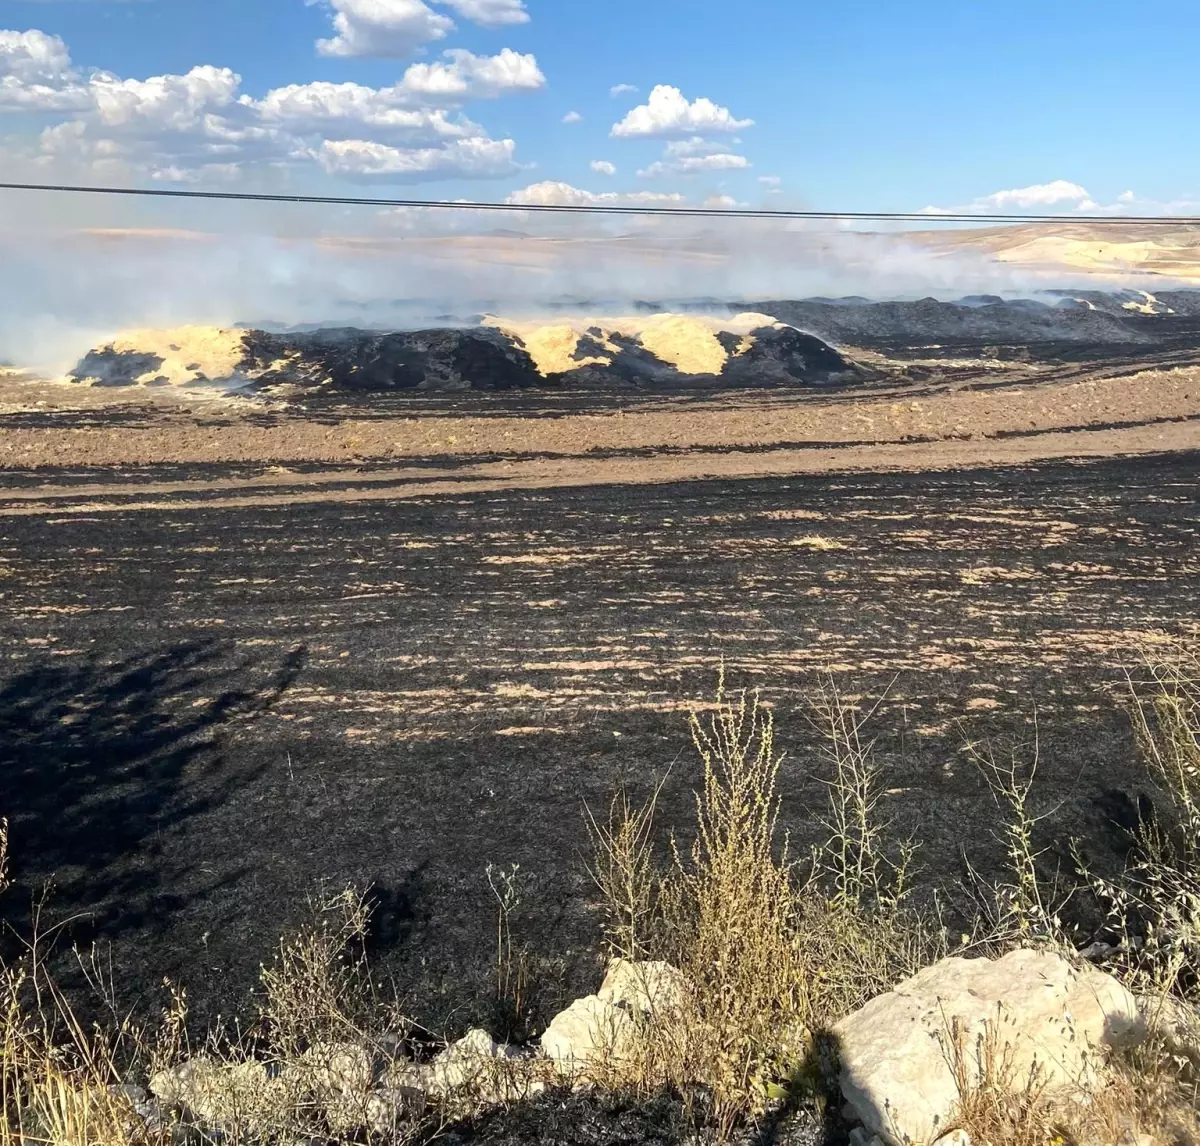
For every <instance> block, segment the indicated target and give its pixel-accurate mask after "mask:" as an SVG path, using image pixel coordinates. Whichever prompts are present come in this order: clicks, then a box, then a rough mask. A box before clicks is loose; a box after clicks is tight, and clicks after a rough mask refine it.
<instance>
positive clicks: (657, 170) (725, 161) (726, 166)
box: [638, 151, 750, 179]
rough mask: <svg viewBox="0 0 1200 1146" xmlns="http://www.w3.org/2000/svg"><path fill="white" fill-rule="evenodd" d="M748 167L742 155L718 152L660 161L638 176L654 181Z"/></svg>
mask: <svg viewBox="0 0 1200 1146" xmlns="http://www.w3.org/2000/svg"><path fill="white" fill-rule="evenodd" d="M749 166H750V160H748V159H747V158H746V157H745V156H744V155H732V154H730V153H729V152H724V151H719V152H714V153H712V154H711V155H684V156H681V157H680V158H678V159H668V160H662V159H660V160H659V161H658V162H657V163H651V164H650V166H649V167H647V168H646V169H645V170H644V171H639V172H638V175H639V176H640V177H641V178H643V179H655V178H657V177H659V176H661V175H701V174H703V173H705V172H708V171H739V170H743V169H745V168H747V167H749Z"/></svg>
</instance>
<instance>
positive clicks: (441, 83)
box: [398, 48, 546, 104]
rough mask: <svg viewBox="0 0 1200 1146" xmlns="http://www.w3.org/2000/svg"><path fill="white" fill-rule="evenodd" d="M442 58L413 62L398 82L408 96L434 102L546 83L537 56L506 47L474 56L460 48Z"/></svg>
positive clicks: (494, 96) (494, 94)
mask: <svg viewBox="0 0 1200 1146" xmlns="http://www.w3.org/2000/svg"><path fill="white" fill-rule="evenodd" d="M443 55H444V57H445V60H444V61H437V62H436V63H432V64H413V65H412V66H411V67H409V69H408V70H407V71H406V72H405V73H404V78H403V79H402V80H401V81H400V84H399V85H398V86H399V87H400V88H401V89H402V90H403V91H404V92H405V94H407V95H411V96H412V97H415V98H418V99H420V100H421V101H422V102H426V103H433V104H454V103H462V102H465V101H466V100H469V99H497V98H499V97H500V96H505V95H513V94H515V93H518V92H535V91H539V90H540V89H542V88H544V87H545V86H546V77H545V76H544V75H542V72H541V69H540V68H539V67H538V62H537V58H536V57H535V56H532V55H524V54H522V53H520V52H514V51H513V50H512V49H511V48H505V49H504V50H503V51H501V52H500V53H499V54H498V55H495V56H477V55H475V54H474V53H473V52H468V51H466V50H464V49H463V48H451V49H450V50H449V51H447V52H444V53H443Z"/></svg>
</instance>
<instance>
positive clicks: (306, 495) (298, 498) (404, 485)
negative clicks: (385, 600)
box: [0, 422, 1200, 517]
mask: <svg viewBox="0 0 1200 1146" xmlns="http://www.w3.org/2000/svg"><path fill="white" fill-rule="evenodd" d="M1197 449H1200V423H1196V422H1179V423H1167V424H1162V425H1153V426H1135V427H1131V428H1128V429H1109V430H1086V429H1084V430H1080V429H1076V430H1071V431H1067V432H1062V433H1044V434H1037V435H1033V436H1030V437H1014V438H998V439H996V438H992V439H986V440H983V441H956V440H949V441H940V442H933V443H930V442H922V443H912V444H907V445H906V444H901V443H886V444H881V445H869V446H866V445H858V446H849V447H844V448H840V449H839V448H833V449H780V450H770V451H764V452H761V453H755V454H738V453H734V454H729V453H704V452H698V453H690V454H686V455H682V456H668V457H661V458H652V457H651V458H612V459H603V460H601V459H588V458H567V459H554V460H537V461H523V462H488V463H484V464H481V465H464V466H463V467H461V468H460V469H457V470H454V471H453V472H452V473H450V474H447V473H446V472H445V471H440V472H436V473H431V472H430V471H429V470H425V469H414V468H412V467H408V468H403V467H402V468H397V469H395V470H391V471H376V472H374V473H371V474H356V475H347V474H346V472H345V471H344V470H343V471H334V472H329V473H313V474H302V475H301V474H288V473H267V474H262V475H259V476H256V477H253V478H246V479H226V480H222V481H218V482H209V481H197V482H179V481H174V482H162V483H143V484H139V485H133V484H125V485H109V486H99V485H89V486H76V487H70V486H57V487H42V488H40V489H23V490H16V491H13V492H12V493H11V494H8V495H4V496H5V498H6V500H7V502H8V504H7V505H4V506H2V507H0V517H30V516H47V515H51V514H53V515H57V516H74V515H85V514H95V513H125V512H130V511H134V510H170V511H181V510H185V509H201V510H208V509H252V508H259V507H270V506H282V505H300V504H306V503H316V502H333V501H336V502H370V501H399V500H404V499H410V498H418V497H437V496H454V495H460V494H475V493H497V492H504V491H509V490H521V489H547V488H569V487H577V486H596V485H657V484H664V483H668V482H686V481H702V480H705V479H709V478H717V479H732V478H756V477H787V476H790V475H795V474H814V473H838V472H842V473H846V472H855V473H869V472H880V471H888V470H897V471H909V472H917V471H935V470H960V469H975V468H980V467H985V466H996V465H1023V464H1028V463H1032V462H1043V461H1052V460H1065V459H1086V458H1101V457H1114V456H1137V455H1150V454H1159V453H1168V452H1177V451H1188V450H1197ZM348 481H349V482H353V483H354V484H353V486H351V487H349V488H348V487H347V485H346V483H347V482H348ZM383 482H393V483H399V484H391V485H386V486H384V487H383V488H378V486H379V483H383ZM302 484H303V485H312V486H320V485H323V484H329V485H330V486H331V488H327V489H321V488H312V489H296V488H295V487H296V486H297V485H302ZM272 486H275V487H278V488H276V489H275V491H274V492H272ZM372 487H375V488H372ZM212 490H227V491H229V494H230V496H220V497H212V496H209V494H210V493H211V491H212ZM238 491H244V492H241V493H239V492H238ZM189 492H194V493H195V494H196V495H197V496H196V497H195V498H194V499H188V497H187V496H186V495H187V494H188V493H189ZM171 494H176V495H181V496H178V497H171V498H170V499H169V500H166V499H164V498H166V496H167V495H171ZM138 495H141V497H142V500H137V501H122V502H113V501H109V500H88V501H83V502H72V503H70V504H66V505H64V504H61V502H62V500H63V499H67V498H78V497H81V496H82V497H88V498H100V499H106V498H111V497H115V496H133V497H136V496H138Z"/></svg>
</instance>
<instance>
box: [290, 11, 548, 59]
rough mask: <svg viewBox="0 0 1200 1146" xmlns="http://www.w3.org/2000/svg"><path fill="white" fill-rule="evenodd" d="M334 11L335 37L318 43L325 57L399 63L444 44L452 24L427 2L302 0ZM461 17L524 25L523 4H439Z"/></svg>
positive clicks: (489, 25)
mask: <svg viewBox="0 0 1200 1146" xmlns="http://www.w3.org/2000/svg"><path fill="white" fill-rule="evenodd" d="M306 2H307V3H309V4H317V3H324V4H325V5H326V6H327V7H328V8H329V9H330V10H331V11H332V13H333V30H334V35H333V36H332V37H330V38H329V39H325V40H318V41H317V51H318V52H320V53H321V55H323V56H352V57H373V58H376V59H403V58H404V57H406V56H411V55H412V54H413V53H414V52H416V51H417V50H418V49H419V48H421V47H422V46H423V45H425V44H430V43H433V42H434V41H436V40H444V39H445V38H446V36H448V35H449V34H450V33H451V32H452V31H453V30H454V21H453V20H452V19H451V18H450V17H449V16H447V15H446V14H445V13H443V12H438V11H435V10H434V9H433V8H431V7H430V6H429V4H427V3H426V2H425V0H306ZM437 2H439V3H440V4H442V5H444V6H445V7H448V8H451V9H453V10H454V11H455V12H457V13H458V14H459V15H460V16H462V17H463V18H464V19H467V20H470V21H472V22H473V23H475V24H480V25H482V26H483V27H486V28H497V27H500V26H501V25H505V24H525V23H528V22H529V13H528V12H527V11H526V10H525V3H524V0H437Z"/></svg>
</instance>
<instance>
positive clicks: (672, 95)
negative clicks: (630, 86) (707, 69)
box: [612, 84, 754, 139]
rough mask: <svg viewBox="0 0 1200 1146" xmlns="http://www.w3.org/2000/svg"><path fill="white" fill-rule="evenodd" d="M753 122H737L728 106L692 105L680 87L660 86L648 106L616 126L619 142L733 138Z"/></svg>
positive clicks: (709, 102)
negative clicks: (693, 137)
mask: <svg viewBox="0 0 1200 1146" xmlns="http://www.w3.org/2000/svg"><path fill="white" fill-rule="evenodd" d="M753 125H754V120H752V119H735V118H734V116H733V115H732V113H731V112H730V111H729V109H728V108H727V107H721V106H720V105H719V104H715V103H713V101H712V100H710V99H705V98H704V97H701V98H699V99H696V100H693V101H691V102H690V103H689V102H688V100H687V97H686V96H684V94H683V92H681V91H680V90H679V89H678V88H675V87H671V86H670V85H668V84H659V85H658V86H657V87H656V88H655V89H654V90H653V91H652V92H651V93H650V98H649V99H648V100H647V102H646V103H644V104H641V105H639V106H638V107H635V108H634V109H633V110H632V111H631V112H630V113H629V114H628V115H627V116H625V118H624V119H622V120H621V121H620V122H619V123H616V124H613V128H612V135H613V136H614V138H617V139H671V138H676V137H683V138H687V137H690V136H693V135H700V136H707V135H732V134H733V133H735V132H738V131H741V130H743V129H744V128H747V127H752V126H753Z"/></svg>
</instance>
